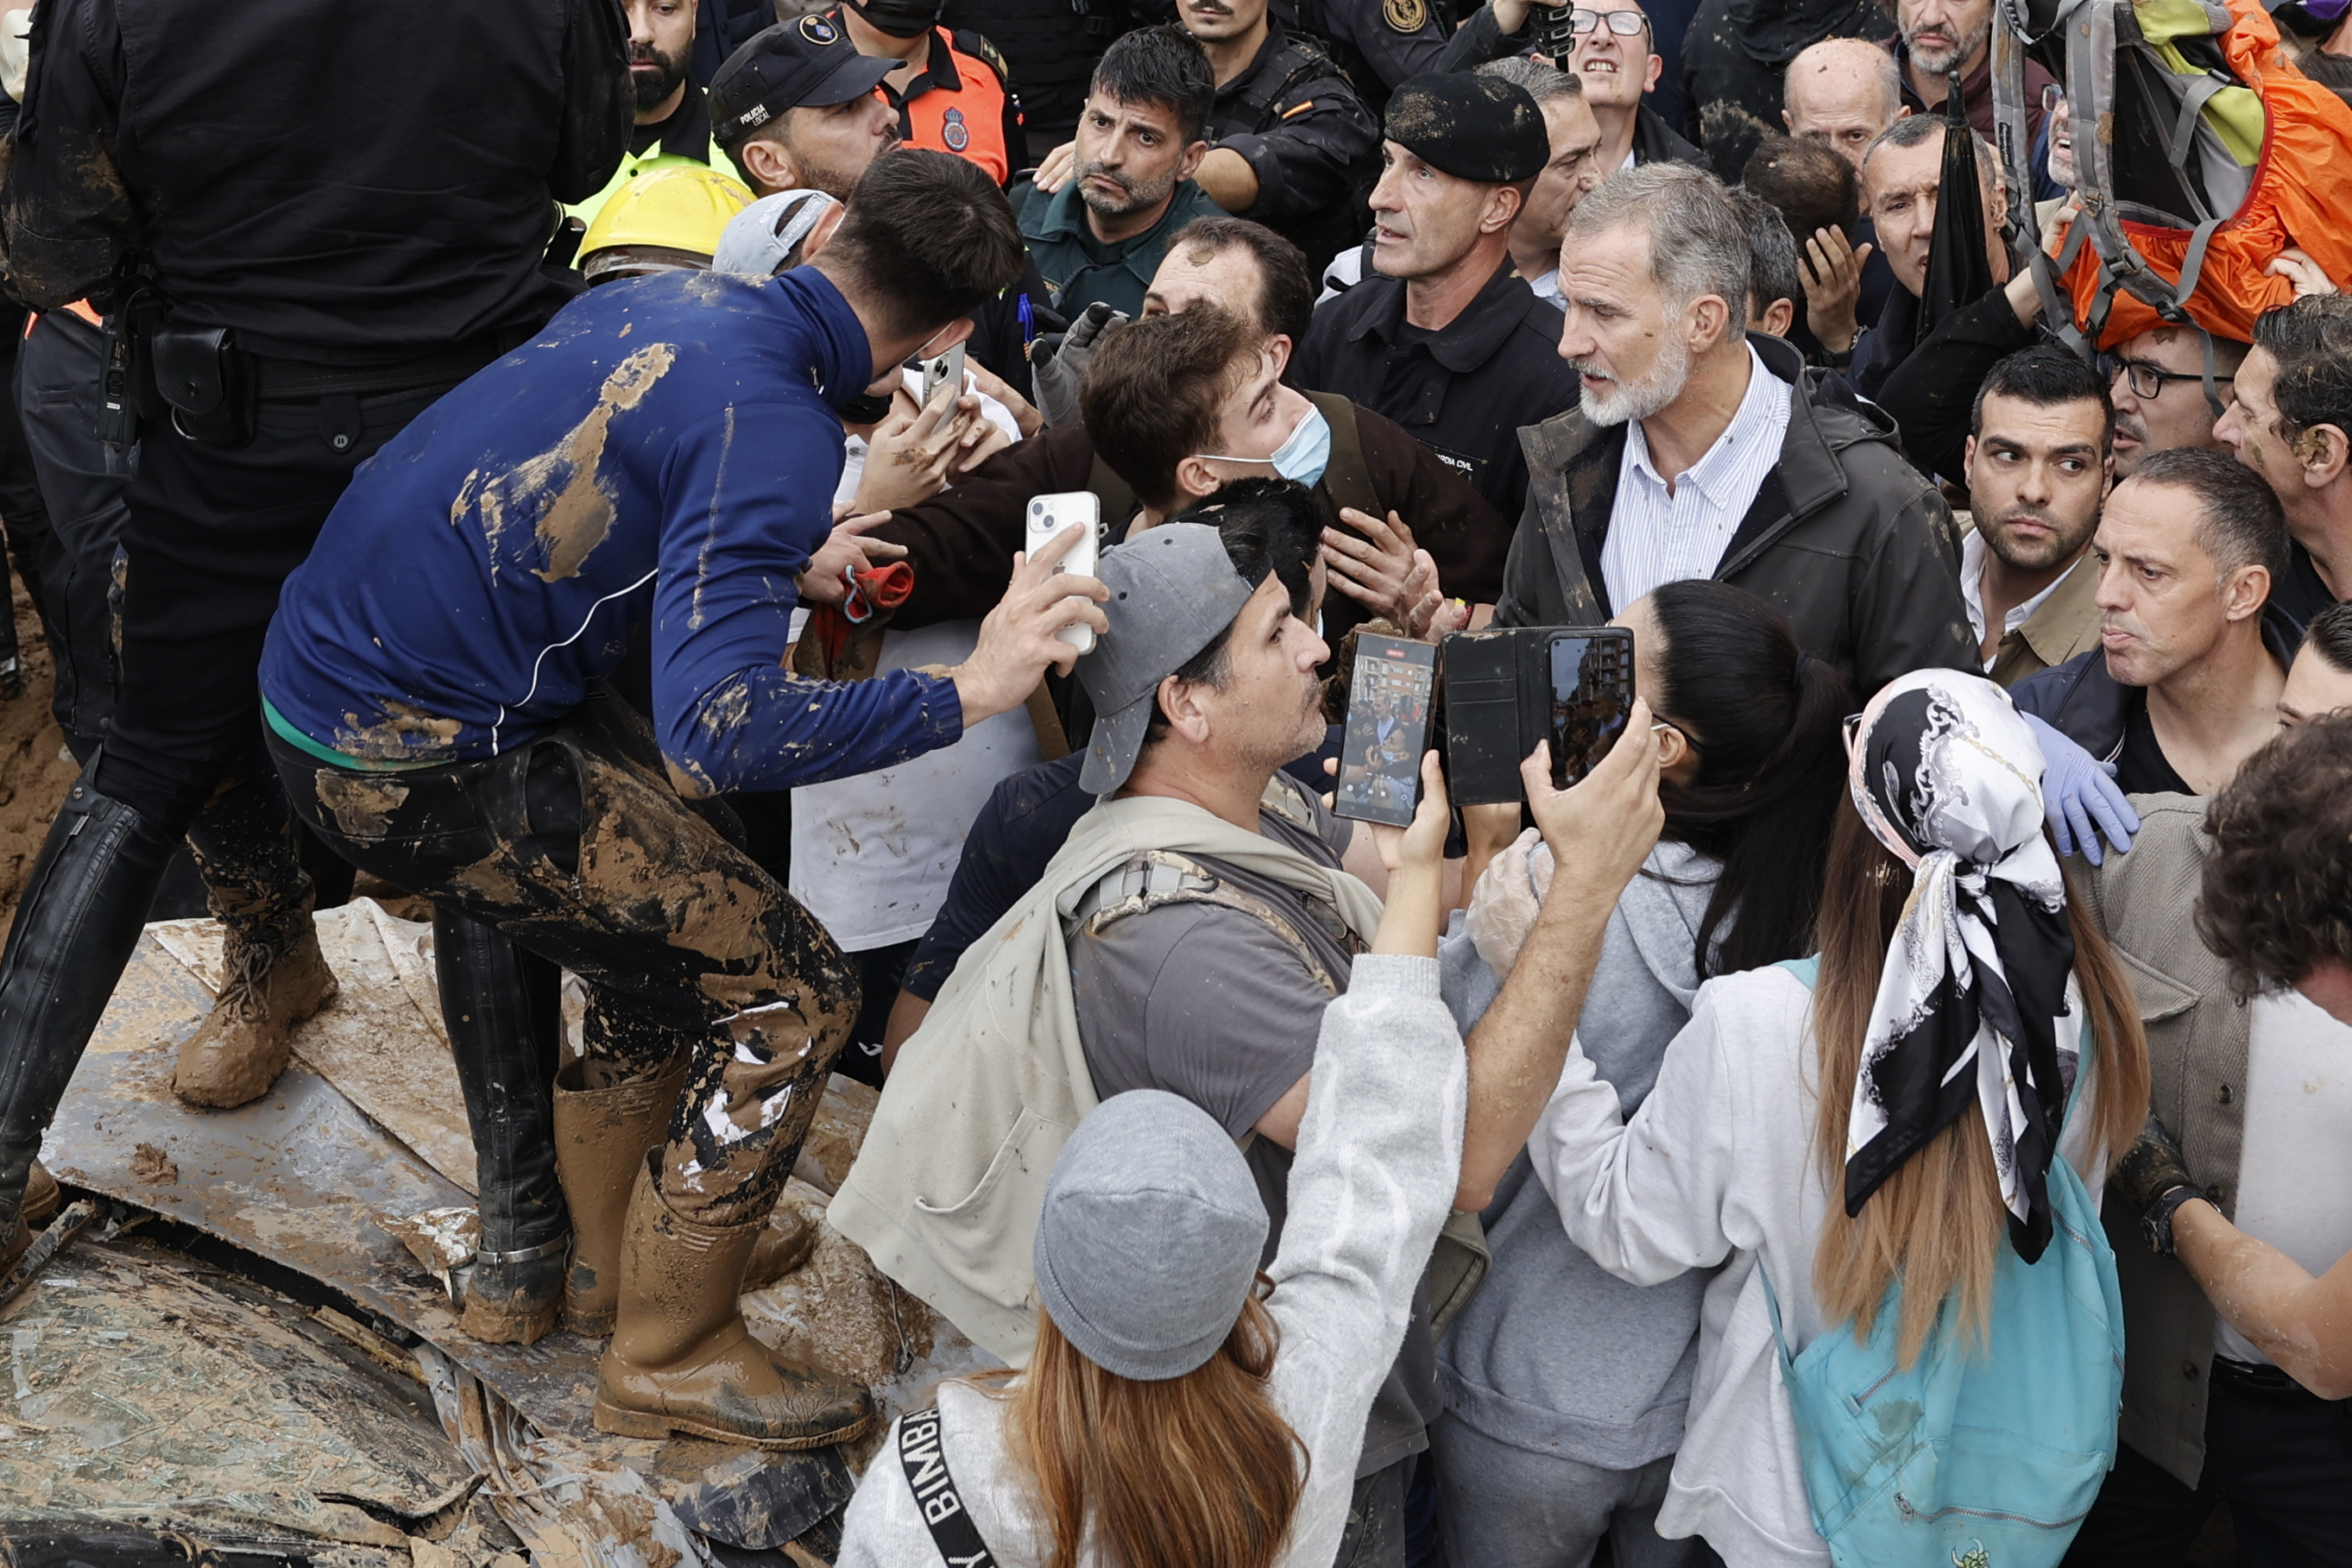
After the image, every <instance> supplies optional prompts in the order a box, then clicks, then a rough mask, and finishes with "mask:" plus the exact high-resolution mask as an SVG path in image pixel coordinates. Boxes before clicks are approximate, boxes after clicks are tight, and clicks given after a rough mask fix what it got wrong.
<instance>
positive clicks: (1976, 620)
mask: <svg viewBox="0 0 2352 1568" xmlns="http://www.w3.org/2000/svg"><path fill="white" fill-rule="evenodd" d="M1991 553H1992V552H1991V549H1990V547H1988V546H1987V545H1986V544H1985V540H1984V530H1983V529H1982V528H1970V529H1969V531H1968V536H1967V537H1966V538H1963V539H1961V540H1960V597H1961V598H1962V599H1964V600H1966V601H1968V605H1969V631H1971V632H1975V633H1976V637H1977V646H1978V647H1979V648H1981V647H1983V646H1984V640H1985V612H1984V574H1985V558H1986V557H1987V556H1988V555H1990V554H1991ZM2074 564H2075V566H2080V565H2081V564H2082V562H2080V561H2079V560H2078V561H2076V562H2075V563H2074ZM2073 570H2074V567H2072V566H2070V567H2068V568H2067V569H2066V571H2062V572H2060V573H2059V574H2058V575H2057V576H2055V577H2053V578H2052V579H2051V580H2050V586H2048V587H2047V588H2044V589H2043V590H2042V591H2041V592H2039V593H2037V594H2035V595H2034V596H2033V597H2032V598H2031V599H2029V600H2027V601H2025V602H2024V603H2022V604H2017V605H2012V606H2011V607H2010V612H2009V613H2008V614H2006V615H2004V616H2002V617H2001V618H2000V634H2001V635H2002V636H2003V637H2007V636H2008V635H2009V634H2010V633H2011V632H2014V631H2016V630H2017V629H2018V628H2019V627H2020V626H2022V625H2024V624H2025V623H2026V622H2028V621H2031V620H2032V619H2033V612H2035V611H2037V610H2039V609H2041V608H2042V601H2044V600H2046V599H2048V598H2049V597H2050V596H2051V595H2052V594H2053V593H2055V592H2057V591H2058V585H2059V584H2060V583H2062V582H2063V581H2065V580H2066V574H2067V572H2071V571H2073ZM1999 658H2000V654H1999V653H1995V654H1994V655H1993V657H1992V658H1991V659H1987V660H1986V661H1985V662H1984V667H1985V673H1986V674H1991V673H1992V666H1993V663H1994V661H1995V660H1997V659H1999Z"/></svg>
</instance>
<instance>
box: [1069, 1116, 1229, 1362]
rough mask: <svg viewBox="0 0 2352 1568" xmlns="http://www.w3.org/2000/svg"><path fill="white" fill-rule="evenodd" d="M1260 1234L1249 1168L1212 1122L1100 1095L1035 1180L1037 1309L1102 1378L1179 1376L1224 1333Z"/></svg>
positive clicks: (1210, 1350)
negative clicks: (1041, 1183)
mask: <svg viewBox="0 0 2352 1568" xmlns="http://www.w3.org/2000/svg"><path fill="white" fill-rule="evenodd" d="M1267 1226H1268V1222H1267V1219H1266V1214H1265V1200H1264V1199H1262V1198H1260V1197H1258V1191H1257V1183H1256V1182H1255V1180H1254V1179H1252V1177H1251V1176H1250V1172H1249V1166H1248V1165H1247V1164H1246V1163H1245V1162H1244V1160H1243V1158H1242V1153H1241V1150H1240V1149H1239V1148H1238V1147H1236V1146H1235V1145H1234V1140H1233V1139H1232V1138H1231V1137H1229V1136H1228V1135H1227V1134H1226V1133H1225V1130H1224V1129H1223V1127H1221V1126H1219V1125H1218V1124H1217V1121H1216V1118H1215V1117H1213V1116H1212V1115H1210V1114H1209V1113H1207V1112H1206V1111H1203V1110H1202V1109H1201V1107H1199V1106H1198V1105H1195V1104H1193V1103H1192V1102H1191V1101H1190V1100H1186V1099H1183V1098H1181V1096H1178V1095H1174V1094H1171V1093H1168V1092H1166V1091H1164V1090H1160V1089H1136V1090H1130V1091H1129V1092H1127V1093H1125V1094H1114V1095H1112V1096H1111V1097H1110V1098H1109V1099H1108V1100H1106V1101H1104V1102H1103V1103H1102V1104H1101V1105H1100V1106H1098V1107H1097V1108H1096V1110H1095V1113H1094V1114H1092V1115H1091V1116H1088V1117H1087V1119H1086V1120H1085V1121H1083V1122H1080V1123H1079V1124H1078V1130H1077V1131H1076V1132H1075V1133H1073V1134H1070V1141H1069V1142H1068V1143H1066V1144H1064V1145H1062V1153H1061V1156H1060V1157H1059V1158H1058V1159H1056V1160H1055V1162H1054V1170H1053V1174H1052V1175H1051V1176H1047V1177H1046V1178H1045V1205H1044V1207H1042V1208H1041V1209H1040V1211H1039V1213H1038V1216H1037V1247H1036V1254H1035V1260H1036V1273H1037V1300H1038V1301H1039V1302H1040V1303H1041V1304H1042V1305H1043V1306H1044V1307H1045V1312H1046V1314H1047V1315H1048V1316H1050V1317H1051V1318H1052V1319H1053V1320H1054V1326H1055V1328H1057V1329H1059V1330H1061V1331H1062V1337H1063V1338H1064V1339H1066V1340H1068V1341H1069V1342H1070V1343H1072V1344H1073V1345H1075V1346H1076V1347H1077V1349H1078V1351H1079V1352H1080V1354H1084V1355H1085V1356H1086V1357H1087V1360H1089V1361H1091V1362H1093V1363H1094V1364H1096V1365H1097V1366H1100V1367H1102V1368H1103V1369H1104V1370H1105V1371H1107V1372H1115V1373H1117V1374H1118V1375H1119V1376H1121V1377H1131V1378H1134V1379H1136V1380H1137V1381H1139V1382H1145V1383H1158V1382H1162V1381H1165V1380H1166V1379H1168V1378H1171V1377H1181V1376H1183V1375H1185V1374H1186V1373H1188V1372H1190V1371H1192V1369H1193V1368H1195V1367H1197V1366H1199V1365H1200V1364H1202V1363H1203V1362H1205V1361H1207V1360H1208V1359H1209V1357H1211V1356H1213V1355H1214V1354H1216V1353H1217V1347H1218V1346H1219V1345H1221V1344H1223V1343H1224V1342H1225V1336H1226V1335H1227V1334H1229V1333H1232V1332H1233V1328H1234V1320H1235V1319H1237V1318H1239V1317H1240V1316H1241V1312H1242V1303H1243V1302H1244V1301H1247V1300H1248V1299H1249V1292H1250V1287H1251V1285H1252V1284H1253V1283H1254V1282H1255V1281H1256V1279H1257V1260H1258V1257H1259V1255H1260V1253H1262V1252H1263V1251H1264V1250H1265V1233H1266V1229H1267Z"/></svg>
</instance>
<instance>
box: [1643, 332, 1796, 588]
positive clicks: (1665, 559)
mask: <svg viewBox="0 0 2352 1568" xmlns="http://www.w3.org/2000/svg"><path fill="white" fill-rule="evenodd" d="M1789 398H1790V386H1789V383H1788V382H1784V381H1782V380H1781V379H1780V377H1778V376H1776V375H1774V374H1773V373H1772V372H1771V371H1769V370H1767V369H1765V368H1764V361H1762V360H1761V359H1760V358H1759V357H1758V355H1757V352H1756V350H1755V347H1754V345H1752V344H1751V345H1749V347H1748V391H1747V392H1746V394H1745V395H1744V396H1742V397H1741V398H1740V400H1739V409H1738V413H1734V414H1733V415H1732V416H1731V423H1729V424H1727V425H1726V426H1724V428H1723V434H1721V435H1718V436H1717V437H1716V439H1715V444H1714V445H1712V446H1710V447H1708V448H1707V449H1706V455H1703V456H1702V457H1700V458H1699V460H1698V461H1697V462H1696V463H1694V464H1692V465H1690V467H1689V468H1688V469H1686V470H1685V471H1684V472H1683V473H1681V474H1678V475H1676V476H1675V487H1674V489H1673V491H1672V492H1671V493H1669V492H1668V490H1667V489H1666V481H1665V479H1664V476H1661V475H1660V474H1659V473H1658V471H1657V469H1656V468H1655V467H1654V466H1653V465H1652V464H1651V462H1650V443H1649V438H1648V437H1647V436H1645V435H1644V434H1643V433H1642V422H1641V421H1640V420H1638V419H1637V420H1633V421H1630V422H1629V423H1628V425H1627V428H1626V431H1625V455H1624V457H1623V459H1622V462H1621V463H1620V464H1619V465H1618V469H1617V505H1616V507H1615V509H1614V510H1612V512H1611V513H1610V517H1609V537H1608V538H1606V539H1604V540H1603V541H1601V581H1602V582H1603V584H1604V585H1605V586H1606V587H1607V588H1608V590H1609V602H1610V604H1611V605H1612V606H1613V607H1614V608H1615V609H1617V610H1619V611H1622V610H1623V609H1624V608H1625V607H1626V606H1627V605H1629V604H1631V603H1633V601H1635V600H1637V599H1639V598H1641V597H1642V596H1643V594H1645V593H1648V592H1649V591H1651V590H1653V589H1654V588H1656V587H1657V586H1658V585H1659V584H1660V583H1662V582H1681V581H1683V580H1686V579H1689V578H1695V577H1713V576H1714V575H1715V569H1716V567H1717V565H1719V564H1720V563H1721V562H1722V560H1723V552H1724V551H1725V550H1726V549H1728V548H1729V547H1730V544H1731V537H1732V535H1734V534H1736V533H1738V531H1739V524H1740V522H1741V520H1742V519H1743V518H1745V517H1747V516H1748V507H1751V506H1753V505H1755V502H1756V492H1757V491H1758V490H1759V489H1761V488H1763V486H1764V476H1766V475H1767V474H1769V473H1770V472H1771V471H1772V465H1774V464H1776V463H1778V462H1779V461H1780V443H1781V440H1782V438H1784V437H1785V436H1786V435H1787V434H1788V433H1789Z"/></svg>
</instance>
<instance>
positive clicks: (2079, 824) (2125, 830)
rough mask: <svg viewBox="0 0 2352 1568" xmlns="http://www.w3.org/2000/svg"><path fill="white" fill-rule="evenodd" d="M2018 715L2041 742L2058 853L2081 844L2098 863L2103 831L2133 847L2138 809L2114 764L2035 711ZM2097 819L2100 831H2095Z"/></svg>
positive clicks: (2047, 807)
mask: <svg viewBox="0 0 2352 1568" xmlns="http://www.w3.org/2000/svg"><path fill="white" fill-rule="evenodd" d="M2018 717H2020V718H2021V719H2023V720H2024V721H2025V723H2026V726H2027V727H2028V728H2030V729H2032V731H2033V738H2034V739H2035V740H2037V741H2040V742H2041V743H2042V820H2043V821H2046V822H2048V823H2049V824H2050V834H2051V836H2052V837H2053V838H2054V839H2056V840H2057V841H2058V852H2059V853H2060V854H2062V855H2071V854H2073V853H2074V849H2075V846H2076V845H2077V844H2080V845H2081V846H2082V851H2083V856H2084V859H2086V860H2088V861H2089V862H2091V863H2092V864H2093V865H2097V864H2099V863H2101V862H2100V855H2099V837H2100V834H2105V836H2106V841H2107V842H2108V843H2110V844H2112V845H2113V846H2114V847H2115V849H2116V852H2117V853H2118V854H2120V853H2122V852H2125V851H2126V850H2128V849H2130V848H2131V846H2132V835H2133V834H2134V833H2137V832H2138V831H2139V813H2138V812H2137V811H2135V810H2132V807H2131V801H2130V800H2127V799H2126V797H2125V795H2124V792H2123V791H2122V790H2121V789H2118V788H2116V779H2115V773H2116V767H2115V764H2114V763H2112V762H2101V761H2099V760H2098V759H2097V758H2095V757H2093V756H2092V755H2091V754H2090V753H2089V752H2087V751H2085V750H2084V749H2083V748H2082V747H2079V746H2077V745H2075V744H2074V742H2073V741H2072V740H2069V739H2068V738H2067V737H2064V736H2063V735H2061V734H2059V733H2058V732H2057V731H2056V730H2054V729H2053V728H2051V727H2049V726H2048V725H2046V724H2044V723H2042V720H2040V719H2038V718H2036V717H2034V716H2032V714H2030V713H2025V714H2020V715H2018ZM2094 822H2096V823H2097V824H2098V831H2097V832H2094V831H2092V829H2091V824H2092V823H2094Z"/></svg>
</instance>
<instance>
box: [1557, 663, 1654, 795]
mask: <svg viewBox="0 0 2352 1568" xmlns="http://www.w3.org/2000/svg"><path fill="white" fill-rule="evenodd" d="M1546 652H1547V653H1549V662H1550V666H1551V782H1552V788H1554V789H1567V788H1568V787H1569V786H1570V785H1571V784H1573V783H1575V782H1576V781H1577V780H1578V779H1581V778H1583V777H1584V776H1585V775H1586V774H1587V773H1590V772H1591V771H1592V769H1593V768H1594V767H1596V766H1597V765H1598V764H1599V763H1600V761H1601V758H1603V757H1605V756H1607V755H1608V754H1609V748H1610V747H1612V746H1614V745H1616V744H1617V737H1619V736H1621V735H1622V734H1624V733H1625V725H1626V723H1627V721H1628V720H1629V719H1631V718H1632V716H1633V633H1632V632H1628V631H1625V630H1623V629H1622V628H1621V627H1616V626H1601V627H1596V628H1594V629H1592V630H1590V631H1585V630H1576V631H1567V632H1553V633H1551V637H1550V642H1549V647H1548V648H1547V650H1546Z"/></svg>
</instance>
